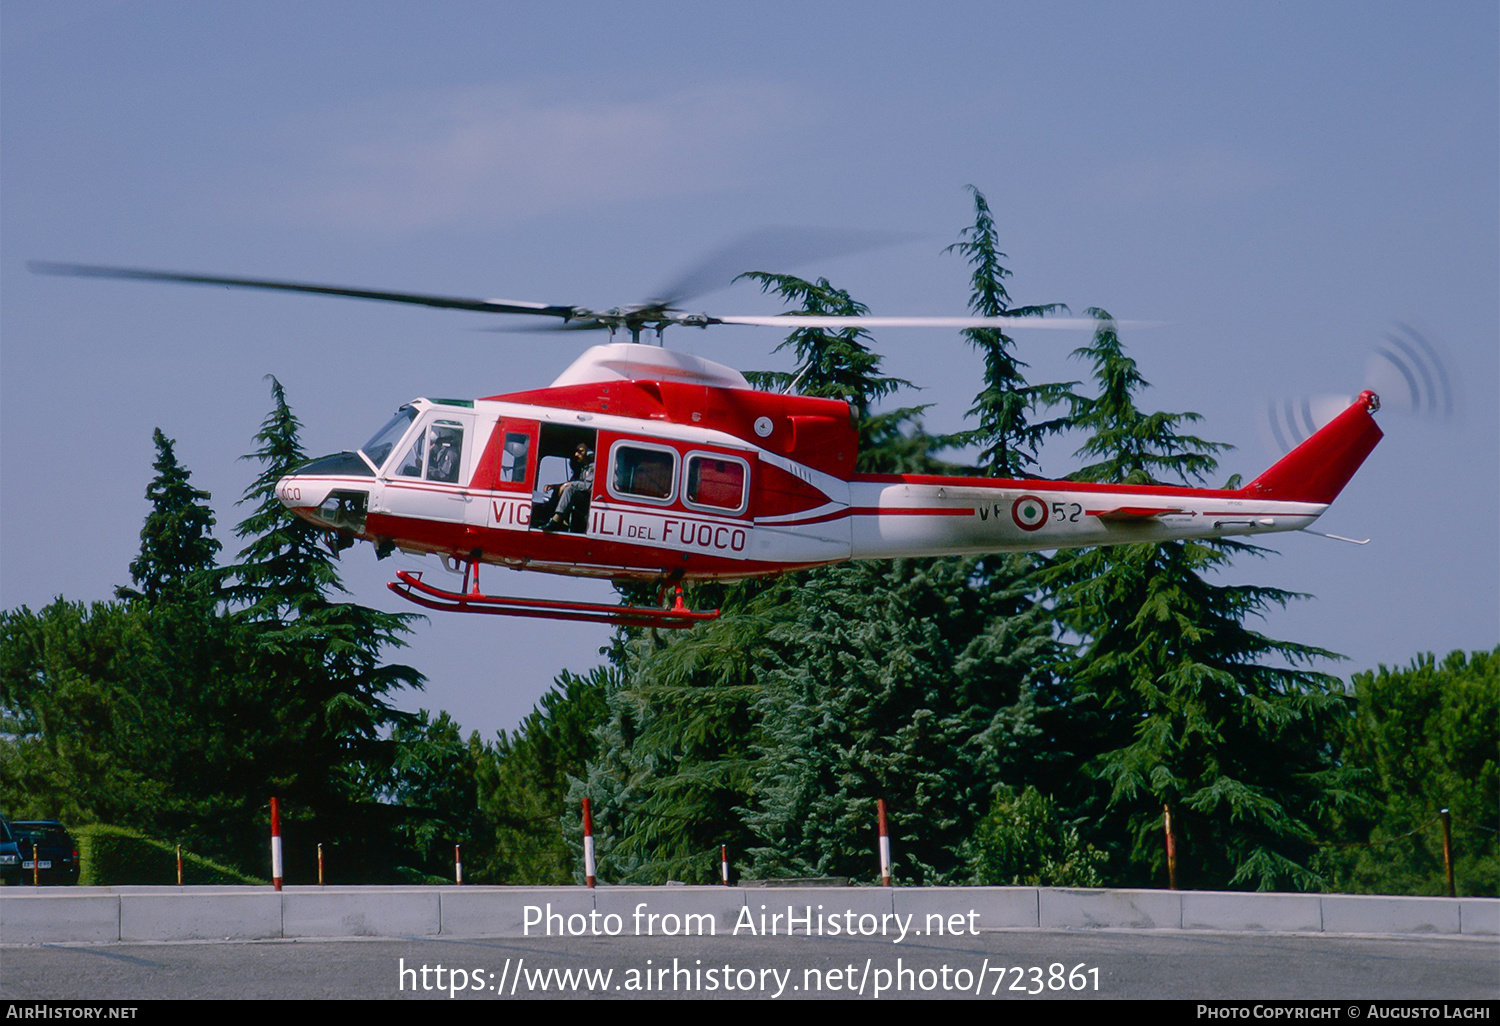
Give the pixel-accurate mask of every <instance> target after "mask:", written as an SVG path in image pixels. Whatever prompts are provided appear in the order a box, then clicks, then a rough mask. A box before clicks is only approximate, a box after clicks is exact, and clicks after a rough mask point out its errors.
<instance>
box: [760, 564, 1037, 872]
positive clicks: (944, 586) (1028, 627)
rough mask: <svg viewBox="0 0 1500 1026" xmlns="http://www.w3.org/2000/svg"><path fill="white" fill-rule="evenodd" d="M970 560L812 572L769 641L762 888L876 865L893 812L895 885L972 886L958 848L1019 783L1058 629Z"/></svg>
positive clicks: (763, 750) (762, 706) (762, 761)
mask: <svg viewBox="0 0 1500 1026" xmlns="http://www.w3.org/2000/svg"><path fill="white" fill-rule="evenodd" d="M973 571H974V564H973V563H972V561H966V560H959V559H936V560H894V561H884V562H871V563H850V564H843V565H840V566H834V567H827V568H824V569H821V570H817V571H812V572H809V573H807V574H805V575H803V577H802V578H801V580H800V581H799V582H798V584H797V587H796V591H795V598H794V599H793V600H792V601H790V602H789V603H787V604H786V605H785V606H784V607H783V609H784V614H783V619H782V620H781V621H780V622H778V623H777V624H776V625H775V627H774V628H773V629H771V630H770V631H768V632H767V636H766V638H765V641H764V643H763V645H764V649H765V651H766V662H767V664H768V665H767V668H766V670H764V671H763V672H762V675H761V679H762V681H763V682H764V692H763V695H762V698H761V700H760V703H759V706H758V712H759V715H760V719H761V721H762V723H763V725H764V726H763V730H762V733H761V739H760V740H759V741H758V742H757V745H756V747H757V750H758V752H759V755H760V759H759V762H758V780H757V786H756V797H755V802H754V805H753V807H752V811H751V815H750V817H749V824H750V826H751V827H752V828H753V829H754V831H755V834H756V838H757V846H756V849H755V851H754V853H753V854H754V864H753V871H754V872H755V873H756V874H757V875H761V876H786V875H790V876H822V875H837V876H849V877H853V878H857V879H862V880H869V879H870V878H871V876H872V874H873V869H874V866H875V862H874V857H873V852H874V824H875V800H876V799H877V798H884V799H886V802H887V806H888V808H889V812H890V818H891V829H892V832H893V834H894V835H895V837H896V838H897V840H896V842H895V846H896V850H897V853H898V854H897V859H896V862H897V875H898V877H899V878H900V879H902V880H904V881H908V882H916V883H925V884H939V883H958V882H963V881H964V880H966V879H967V875H968V874H967V870H966V867H965V866H964V864H963V861H962V854H961V848H962V845H963V843H964V841H965V840H966V839H967V838H968V837H969V835H970V834H971V833H972V831H973V829H974V826H975V824H976V823H977V822H978V821H979V820H980V819H981V818H982V817H983V816H984V814H985V812H986V810H987V809H988V808H989V805H990V802H991V795H992V794H993V792H994V791H995V790H996V789H997V788H998V787H1000V786H1001V785H1002V783H1003V782H1005V781H1006V780H1007V779H1010V780H1019V779H1023V775H1024V773H1025V772H1026V767H1027V766H1028V765H1029V764H1030V763H1031V761H1032V758H1031V754H1030V748H1031V746H1032V744H1033V743H1034V734H1035V730H1034V727H1033V726H1032V723H1031V718H1032V709H1031V692H1032V688H1033V686H1034V680H1035V676H1036V674H1037V673H1038V672H1039V670H1041V669H1042V668H1044V667H1045V666H1046V665H1047V664H1048V663H1049V662H1050V654H1049V650H1050V647H1051V644H1052V641H1051V635H1050V625H1049V624H1048V623H1047V621H1046V620H1045V619H1044V618H1042V617H1041V616H1040V615H1039V614H1040V611H1039V610H1038V609H1036V608H1035V607H1030V609H1031V611H1030V614H1029V615H1026V616H1018V615H1016V614H1014V612H1013V609H1014V606H1015V603H1016V598H1017V597H1016V596H1015V595H1013V594H1008V593H1006V592H1004V591H1003V590H991V589H983V588H976V587H974V586H973V578H972V574H973Z"/></svg>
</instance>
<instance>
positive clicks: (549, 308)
mask: <svg viewBox="0 0 1500 1026" xmlns="http://www.w3.org/2000/svg"><path fill="white" fill-rule="evenodd" d="M26 266H27V267H28V268H30V269H31V271H32V272H33V273H35V274H57V275H65V276H67V277H71V278H118V279H123V280H127V281H170V282H178V283H180V284H184V285H225V286H228V287H230V288H240V289H269V290H272V291H276V292H311V293H314V294H316V295H321V296H346V297H348V298H350V299H374V300H379V301H380V302H384V303H409V304H412V305H415V306H434V307H438V308H440V309H445V310H473V311H477V312H479V313H505V314H539V315H542V316H545V317H562V318H567V317H571V316H572V315H573V307H571V306H554V305H550V304H547V303H527V302H523V301H520V300H514V299H465V298H462V297H457V296H431V295H426V294H424V293H420V292H385V291H381V290H377V289H353V288H346V287H344V286H342V285H312V284H308V283H307V282H300V281H275V280H272V279H268V278H223V277H219V276H217V275H209V274H188V273H184V272H181V271H148V270H143V269H141V268H135V267H100V266H97V265H93V264H54V263H47V262H45V261H32V262H30V263H28V264H27V265H26Z"/></svg>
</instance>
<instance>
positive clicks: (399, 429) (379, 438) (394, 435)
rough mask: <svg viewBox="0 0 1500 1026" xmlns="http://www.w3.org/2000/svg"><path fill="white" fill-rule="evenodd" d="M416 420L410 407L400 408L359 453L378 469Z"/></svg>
mask: <svg viewBox="0 0 1500 1026" xmlns="http://www.w3.org/2000/svg"><path fill="white" fill-rule="evenodd" d="M416 419H417V411H416V410H415V409H413V408H412V407H410V406H403V407H401V409H399V410H397V411H396V415H395V416H394V417H392V418H391V419H390V423H388V424H386V426H385V427H383V428H381V429H380V430H379V431H377V432H375V437H373V438H371V439H370V440H369V441H368V442H366V443H365V444H364V445H363V446H362V447H361V448H360V450H359V451H360V452H362V453H364V454H365V458H366V459H368V460H369V461H370V462H371V463H373V464H375V466H376V467H379V466H380V465H381V464H383V463H384V462H385V460H386V457H387V456H389V455H390V454H391V450H392V449H394V448H395V447H396V443H397V442H399V441H401V436H402V435H404V434H406V429H407V428H409V427H411V422H412V421H414V420H416Z"/></svg>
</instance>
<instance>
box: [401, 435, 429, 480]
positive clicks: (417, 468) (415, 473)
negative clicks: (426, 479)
mask: <svg viewBox="0 0 1500 1026" xmlns="http://www.w3.org/2000/svg"><path fill="white" fill-rule="evenodd" d="M426 451H427V435H426V432H423V433H421V434H419V435H417V437H416V438H414V439H412V443H411V448H409V449H407V450H406V455H405V456H403V457H401V461H400V462H399V463H397V464H396V476H397V477H421V476H422V456H423V454H424V453H426Z"/></svg>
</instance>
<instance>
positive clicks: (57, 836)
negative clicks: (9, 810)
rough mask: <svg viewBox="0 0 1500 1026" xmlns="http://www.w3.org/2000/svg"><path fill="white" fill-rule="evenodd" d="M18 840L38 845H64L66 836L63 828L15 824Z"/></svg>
mask: <svg viewBox="0 0 1500 1026" xmlns="http://www.w3.org/2000/svg"><path fill="white" fill-rule="evenodd" d="M13 826H14V830H15V835H16V838H17V840H21V841H35V842H37V843H38V844H55V845H62V844H64V843H65V841H64V840H63V838H64V836H65V834H64V832H63V830H62V828H61V827H55V826H42V825H39V824H38V825H32V824H29V823H16V824H13Z"/></svg>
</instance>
